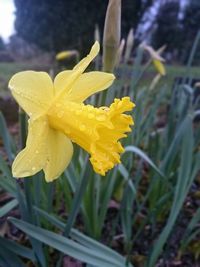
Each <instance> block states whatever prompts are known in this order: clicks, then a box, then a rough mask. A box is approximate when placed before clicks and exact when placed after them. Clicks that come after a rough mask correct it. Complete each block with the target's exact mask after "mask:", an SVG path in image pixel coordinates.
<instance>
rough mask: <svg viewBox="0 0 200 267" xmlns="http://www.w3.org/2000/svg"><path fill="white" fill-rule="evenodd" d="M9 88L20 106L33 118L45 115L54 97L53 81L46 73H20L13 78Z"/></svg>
mask: <svg viewBox="0 0 200 267" xmlns="http://www.w3.org/2000/svg"><path fill="white" fill-rule="evenodd" d="M8 86H9V88H10V89H11V92H12V95H13V96H14V98H15V99H16V101H17V102H18V104H19V105H20V106H21V107H22V109H23V110H24V111H25V112H26V113H27V114H28V115H29V116H30V117H31V118H36V117H38V116H40V115H41V114H43V113H44V111H45V110H47V109H48V106H49V103H50V101H51V99H52V98H53V95H54V89H53V83H52V80H51V78H50V76H49V75H48V74H47V73H46V72H36V71H23V72H19V73H17V74H15V75H14V76H13V77H12V78H11V80H10V82H9V85H8ZM47 96H48V97H47Z"/></svg>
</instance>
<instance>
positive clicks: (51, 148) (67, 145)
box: [43, 128, 73, 182]
mask: <svg viewBox="0 0 200 267" xmlns="http://www.w3.org/2000/svg"><path fill="white" fill-rule="evenodd" d="M46 142H47V143H48V147H47V150H46V153H47V161H46V165H45V167H44V168H43V169H44V173H45V179H46V181H47V182H51V181H53V180H55V179H56V178H58V177H59V176H60V175H61V174H62V173H63V171H64V170H65V169H66V167H67V166H68V164H69V163H70V161H71V158H72V155H73V145H72V142H71V141H70V140H69V139H68V138H67V137H66V136H65V135H64V134H62V133H60V132H58V131H56V130H53V129H51V128H50V130H49V133H48V137H47V140H46Z"/></svg>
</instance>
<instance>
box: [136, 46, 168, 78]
mask: <svg viewBox="0 0 200 267" xmlns="http://www.w3.org/2000/svg"><path fill="white" fill-rule="evenodd" d="M141 47H142V48H143V49H144V50H146V51H148V52H149V54H150V56H151V58H152V61H153V64H154V67H155V68H156V70H157V71H158V73H159V74H161V75H162V76H165V75H166V70H165V66H164V64H163V62H164V61H165V60H164V58H163V57H161V56H160V53H161V52H162V51H163V49H164V47H162V48H161V49H159V50H158V51H155V50H154V49H153V48H152V47H151V46H149V45H146V44H145V43H142V44H141Z"/></svg>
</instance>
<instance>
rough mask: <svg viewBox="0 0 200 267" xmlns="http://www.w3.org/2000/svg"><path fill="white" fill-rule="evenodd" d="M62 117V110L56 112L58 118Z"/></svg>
mask: <svg viewBox="0 0 200 267" xmlns="http://www.w3.org/2000/svg"><path fill="white" fill-rule="evenodd" d="M63 115H64V111H62V110H61V111H60V112H58V114H57V116H58V118H62V117H63Z"/></svg>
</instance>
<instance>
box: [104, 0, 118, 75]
mask: <svg viewBox="0 0 200 267" xmlns="http://www.w3.org/2000/svg"><path fill="white" fill-rule="evenodd" d="M120 36H121V0H109V3H108V7H107V12H106V18H105V25H104V36H103V69H104V71H108V72H112V71H113V69H114V66H115V62H116V57H117V51H118V48H119V43H120Z"/></svg>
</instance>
